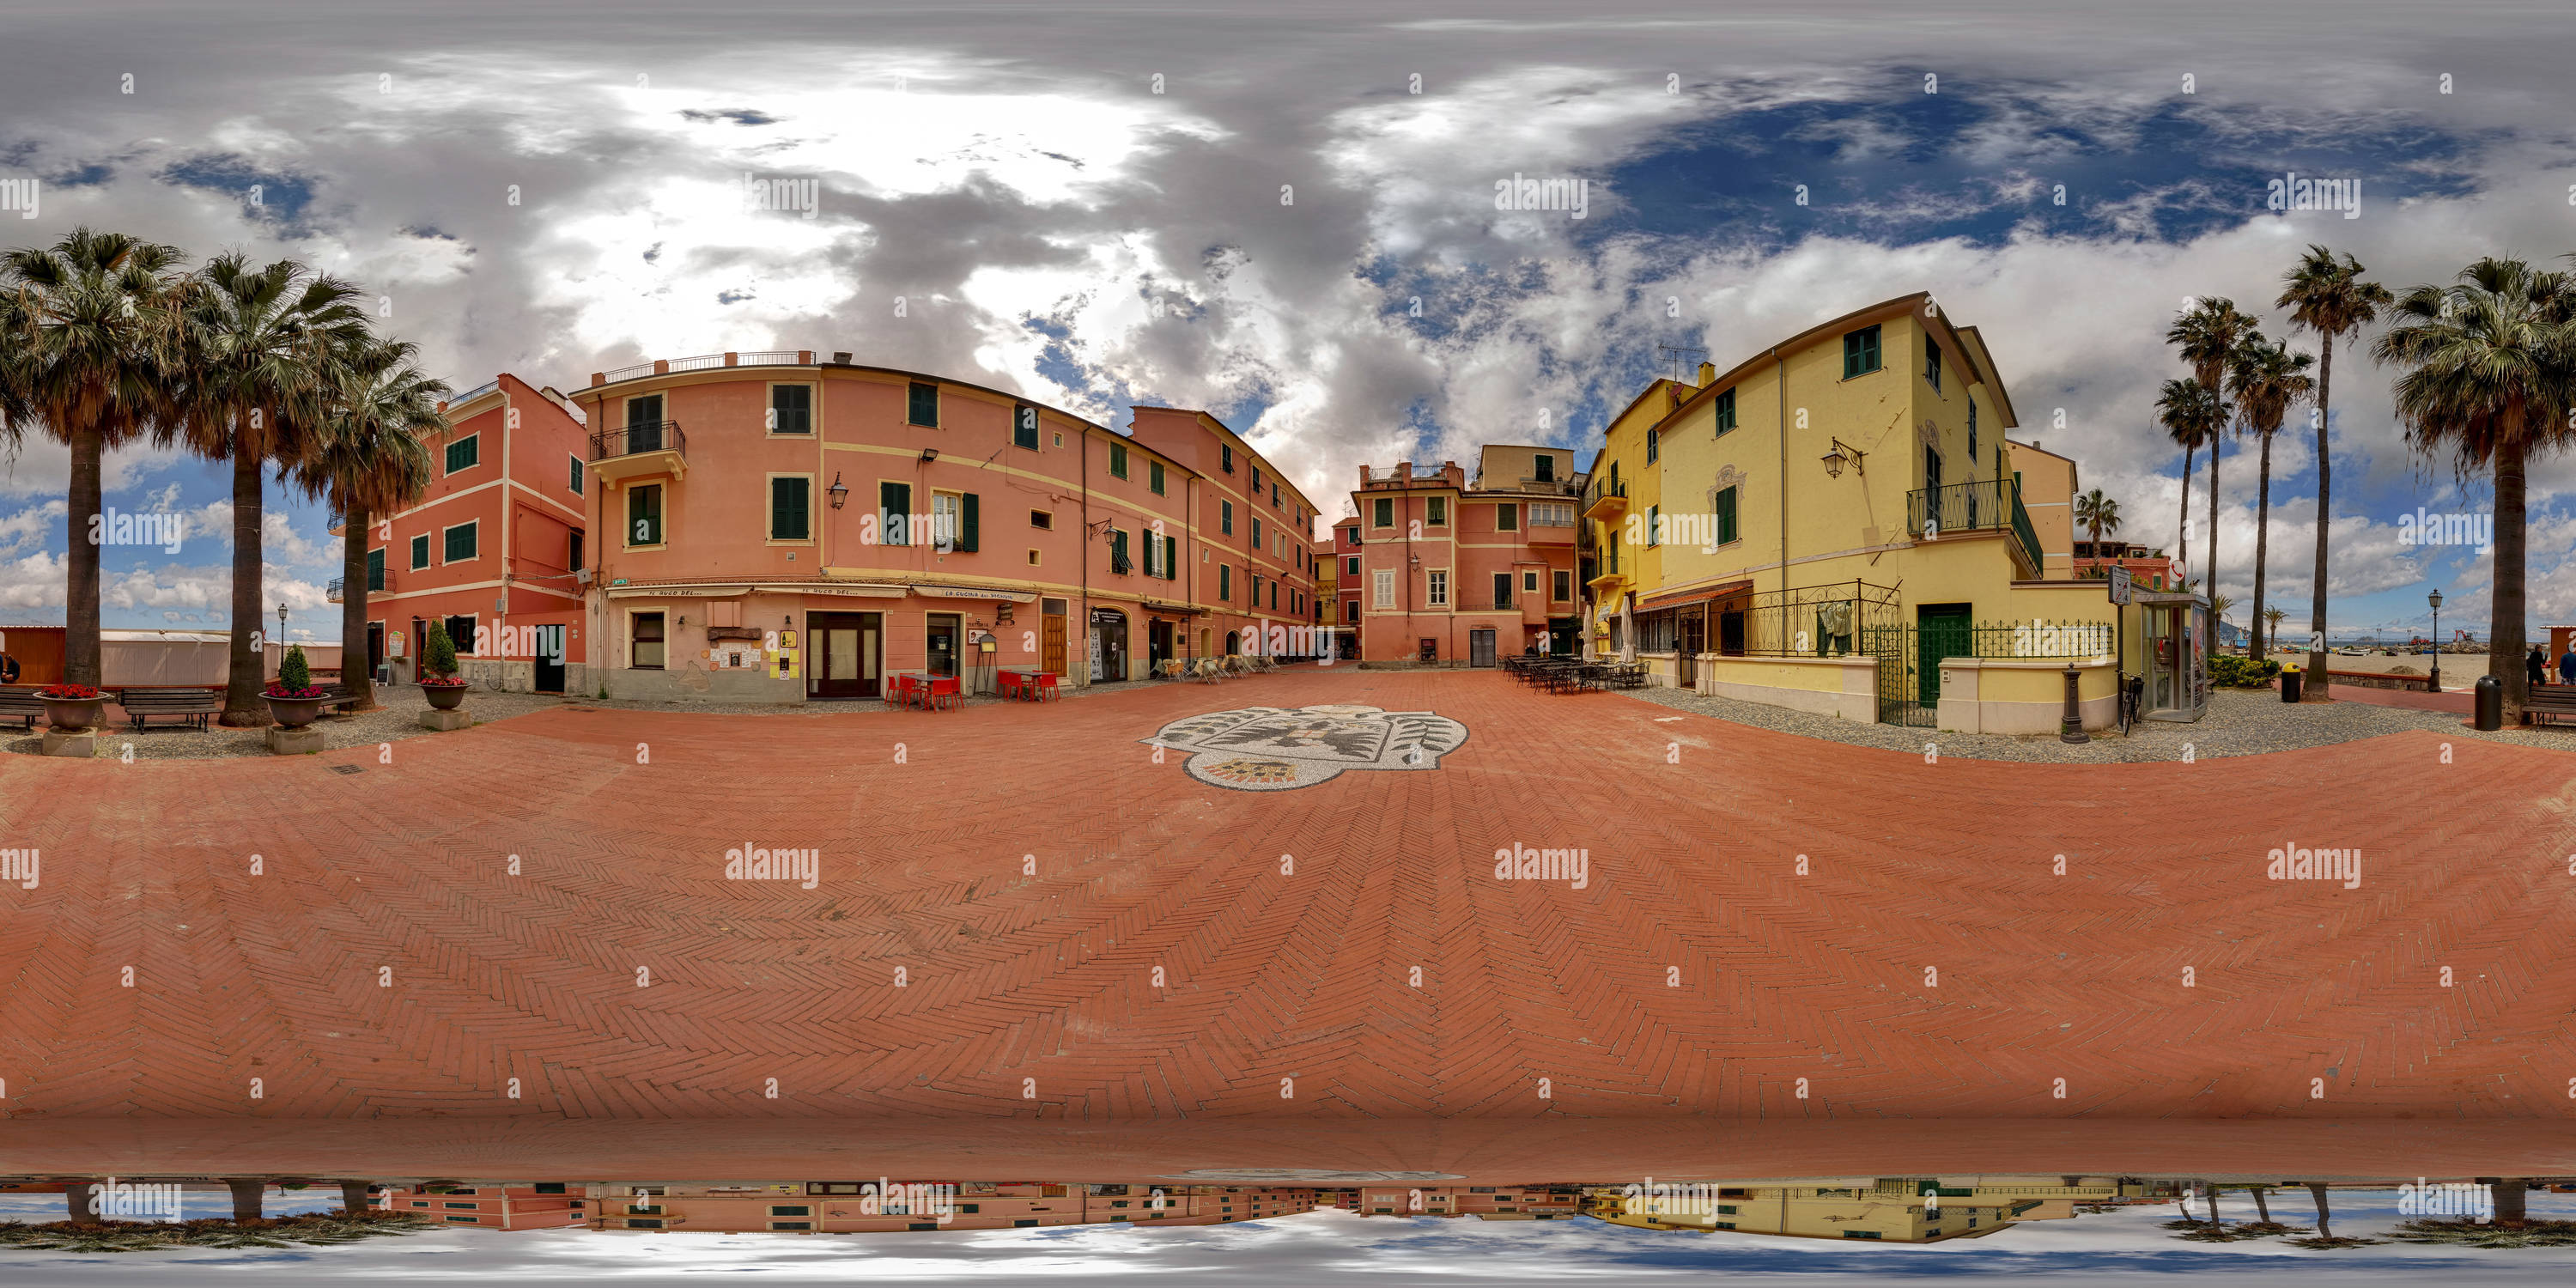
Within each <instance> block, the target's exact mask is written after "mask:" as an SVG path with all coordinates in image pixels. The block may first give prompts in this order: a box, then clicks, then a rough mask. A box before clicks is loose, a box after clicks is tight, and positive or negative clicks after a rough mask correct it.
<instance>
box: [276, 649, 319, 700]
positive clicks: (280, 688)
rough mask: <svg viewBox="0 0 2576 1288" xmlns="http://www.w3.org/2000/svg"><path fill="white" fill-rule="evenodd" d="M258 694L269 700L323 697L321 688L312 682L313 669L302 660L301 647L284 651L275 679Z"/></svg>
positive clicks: (302, 650) (302, 652)
mask: <svg viewBox="0 0 2576 1288" xmlns="http://www.w3.org/2000/svg"><path fill="white" fill-rule="evenodd" d="M260 694H261V696H263V697H270V698H319V697H323V696H325V695H324V692H323V689H322V686H321V685H318V684H315V683H314V682H313V667H312V664H311V663H308V662H306V661H305V660H304V646H303V645H301V644H299V645H296V646H295V647H293V648H290V649H288V650H286V660H285V661H283V662H280V663H278V664H277V678H276V679H274V680H271V681H269V682H268V687H267V688H265V689H262V690H260Z"/></svg>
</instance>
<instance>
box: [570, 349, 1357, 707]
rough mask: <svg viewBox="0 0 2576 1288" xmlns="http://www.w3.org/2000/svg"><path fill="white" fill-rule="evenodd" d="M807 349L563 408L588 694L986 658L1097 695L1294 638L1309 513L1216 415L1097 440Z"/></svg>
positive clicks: (717, 689) (628, 383)
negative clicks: (571, 453)
mask: <svg viewBox="0 0 2576 1288" xmlns="http://www.w3.org/2000/svg"><path fill="white" fill-rule="evenodd" d="M818 356H819V355H817V354H816V353H814V352H813V351H810V350H806V351H796V352H786V351H780V352H771V353H726V354H718V355H709V356H707V357H703V358H687V359H678V360H663V361H656V362H652V363H648V364H643V365H639V366H636V367H630V368H627V369H625V370H621V371H615V372H605V373H596V374H594V375H593V376H592V377H591V383H590V386H589V387H588V388H587V389H584V390H582V391H581V392H580V393H578V394H576V395H575V396H574V400H575V401H576V402H577V403H579V404H580V405H581V407H582V408H583V409H584V410H585V412H586V414H587V417H588V421H589V423H590V424H591V426H592V427H593V430H592V433H591V436H590V440H591V441H590V459H591V470H592V474H593V478H594V482H595V486H594V487H593V488H592V489H591V493H590V496H589V497H588V504H589V506H590V515H591V517H592V519H593V526H594V528H595V530H596V531H598V532H599V533H600V534H601V539H600V540H599V541H597V542H595V543H594V545H593V548H592V551H591V566H590V570H589V571H590V573H591V582H592V584H591V588H590V600H589V604H588V608H587V613H588V616H587V625H588V626H589V628H590V630H591V632H592V635H591V638H592V639H593V640H595V641H597V642H598V643H599V649H598V651H597V652H596V653H595V654H593V656H594V657H595V658H596V660H597V664H596V666H595V667H594V668H593V669H592V671H591V672H590V675H589V679H588V682H586V683H585V685H584V686H583V687H584V688H585V689H586V690H594V691H602V692H606V693H608V694H609V695H611V696H615V697H627V698H670V697H685V696H692V695H705V696H708V697H713V698H717V699H724V700H734V701H768V702H799V701H809V700H828V699H853V698H879V697H882V696H884V695H885V694H886V692H887V691H888V677H889V676H890V675H891V674H893V673H896V672H905V671H926V672H929V673H932V674H937V675H951V676H959V677H961V678H963V679H964V680H966V681H967V686H968V687H969V689H970V691H977V692H989V691H992V690H993V689H994V688H995V687H996V684H995V680H996V676H995V671H996V670H997V669H998V668H1001V667H1032V668H1036V669H1041V670H1046V671H1052V672H1056V673H1058V674H1060V675H1063V676H1064V677H1065V682H1066V683H1067V684H1077V685H1078V684H1089V683H1110V682H1119V681H1126V680H1134V679H1142V678H1145V677H1146V676H1148V675H1151V674H1154V673H1156V671H1157V668H1158V666H1159V664H1162V663H1166V662H1178V661H1184V660H1190V659H1196V658H1200V657H1206V656H1210V655H1218V654H1224V653H1229V652H1247V653H1248V652H1255V651H1265V650H1266V647H1267V645H1268V644H1269V643H1270V642H1271V634H1272V633H1271V632H1270V630H1269V627H1270V626H1272V625H1274V624H1276V625H1282V626H1286V625H1291V624H1302V623H1301V619H1300V618H1299V616H1298V614H1299V613H1301V612H1302V611H1303V610H1304V608H1305V605H1306V602H1307V599H1308V597H1309V596H1311V594H1312V593H1313V578H1312V571H1311V562H1310V559H1311V550H1310V548H1309V547H1310V546H1311V542H1310V541H1308V540H1307V539H1306V537H1305V535H1304V534H1305V529H1304V528H1303V527H1302V526H1301V524H1302V523H1303V522H1305V521H1307V520H1309V519H1310V518H1311V515H1312V510H1313V507H1312V505H1311V503H1310V502H1308V501H1307V499H1306V498H1305V497H1304V496H1303V495H1302V494H1300V493H1298V492H1297V490H1296V489H1295V488H1294V487H1293V486H1291V485H1289V484H1288V483H1286V481H1285V480H1283V479H1281V478H1279V476H1278V473H1277V471H1276V470H1275V469H1274V468H1272V467H1271V466H1270V465H1269V463H1268V462H1267V461H1265V460H1263V459H1262V458H1261V457H1260V456H1259V455H1258V454H1257V453H1254V452H1252V451H1251V450H1250V449H1249V448H1248V447H1246V446H1245V445H1244V444H1243V442H1242V441H1241V440H1240V439H1239V438H1238V437H1236V436H1235V435H1234V434H1233V433H1232V432H1231V431H1229V430H1227V429H1226V428H1225V426H1223V425H1222V424H1220V423H1218V422H1217V421H1216V419H1215V418H1214V417H1211V416H1208V415H1207V414H1206V413H1204V412H1189V411H1177V410H1172V409H1167V408H1152V407H1139V408H1136V409H1134V416H1135V419H1134V425H1133V432H1132V433H1120V432H1118V431H1116V430H1114V429H1111V428H1109V427H1107V426H1104V425H1097V424H1093V423H1092V422H1090V421H1087V420H1084V419H1082V418H1080V417H1077V416H1074V415H1072V414H1070V413H1068V412H1065V411H1062V410H1059V409H1057V408H1054V407H1048V406H1044V405H1042V404H1039V403H1035V402H1031V401H1029V400H1027V399H1024V398H1018V397H1015V396H1013V395H1010V394H1006V393H1003V392H1000V391H998V390H994V389H988V388H985V387H983V386H981V385H974V384H969V383H966V382H963V381H958V380H950V379H945V378H941V377H938V376H931V375H925V374H922V373H919V372H911V371H901V370H895V369H892V368H885V367H869V366H861V365H857V364H854V363H852V362H851V361H850V355H849V354H846V353H836V354H832V355H830V358H829V360H827V361H818V360H817V359H818ZM1256 492H1257V493H1258V495H1257V496H1256V495H1255V493H1256ZM1256 628H1258V629H1259V630H1260V631H1261V632H1262V634H1261V642H1260V646H1258V647H1257V646H1256V645H1255V643H1254V640H1253V638H1252V635H1251V633H1252V632H1253V631H1254V630H1255V629H1256ZM1278 634H1279V635H1281V636H1283V637H1284V636H1285V635H1286V634H1287V632H1285V631H1282V632H1279V633H1278Z"/></svg>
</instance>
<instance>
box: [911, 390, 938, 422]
mask: <svg viewBox="0 0 2576 1288" xmlns="http://www.w3.org/2000/svg"><path fill="white" fill-rule="evenodd" d="M908 410H909V412H910V415H909V417H908V419H910V420H911V421H912V423H913V424H916V425H926V426H929V427H930V428H932V429H937V428H938V427H939V386H937V385H932V384H923V383H921V382H918V381H916V382H914V384H913V386H912V398H911V405H910V407H909V409H908Z"/></svg>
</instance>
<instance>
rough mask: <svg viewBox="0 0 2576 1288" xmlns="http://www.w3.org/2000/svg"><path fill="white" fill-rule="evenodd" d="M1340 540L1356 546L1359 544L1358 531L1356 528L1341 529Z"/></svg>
mask: <svg viewBox="0 0 2576 1288" xmlns="http://www.w3.org/2000/svg"><path fill="white" fill-rule="evenodd" d="M1342 538H1343V539H1344V540H1346V541H1348V542H1350V543H1351V544H1352V545H1355V546H1356V545H1358V544H1359V543H1360V530H1359V529H1358V528H1344V529H1342Z"/></svg>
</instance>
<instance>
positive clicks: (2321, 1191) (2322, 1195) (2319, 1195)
mask: <svg viewBox="0 0 2576 1288" xmlns="http://www.w3.org/2000/svg"><path fill="white" fill-rule="evenodd" d="M2308 1198H2309V1199H2310V1200H2312V1201H2314V1202H2315V1203H2316V1205H2317V1235H2318V1237H2319V1238H2325V1239H2331V1238H2333V1237H2334V1212H2333V1211H2332V1210H2330V1209H2328V1208H2327V1207H2326V1184H2325V1182H2323V1181H2310V1182H2308Z"/></svg>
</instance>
